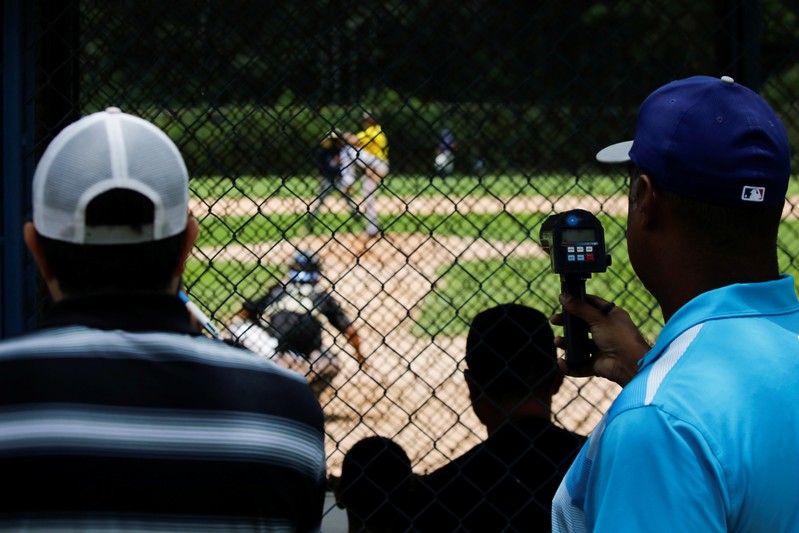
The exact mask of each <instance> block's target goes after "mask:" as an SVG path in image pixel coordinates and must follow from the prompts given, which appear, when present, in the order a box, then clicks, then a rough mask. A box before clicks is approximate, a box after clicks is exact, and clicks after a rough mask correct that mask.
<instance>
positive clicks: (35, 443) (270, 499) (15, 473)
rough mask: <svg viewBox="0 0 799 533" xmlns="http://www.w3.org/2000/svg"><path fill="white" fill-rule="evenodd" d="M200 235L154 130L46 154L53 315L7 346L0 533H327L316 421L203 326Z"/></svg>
mask: <svg viewBox="0 0 799 533" xmlns="http://www.w3.org/2000/svg"><path fill="white" fill-rule="evenodd" d="M197 234H198V225H197V221H196V220H194V219H193V218H191V217H189V216H188V173H187V172H186V168H185V165H184V163H183V159H182V157H181V155H180V153H179V151H178V149H177V147H176V146H175V145H174V143H173V142H172V141H171V140H170V139H169V138H168V137H167V135H166V134H164V133H163V132H162V131H161V130H159V129H158V128H156V127H155V126H154V125H152V124H150V123H149V122H147V121H145V120H142V119H140V118H137V117H134V116H131V115H128V114H125V113H122V112H121V111H119V110H118V109H114V108H112V109H108V110H106V111H104V112H100V113H94V114H92V115H89V116H87V117H85V118H83V119H81V120H79V121H78V122H76V123H74V124H72V125H70V126H68V127H67V128H66V129H64V130H63V131H62V132H61V133H60V134H59V135H58V136H57V137H56V138H55V139H54V140H53V142H52V143H51V144H50V145H49V146H48V148H47V150H46V151H45V153H44V155H43V156H42V159H41V161H40V162H39V165H38V166H37V169H36V172H35V175H34V179H33V222H32V223H28V224H26V226H25V242H26V244H27V245H28V247H29V249H30V251H31V253H32V255H33V257H34V260H35V261H36V264H37V265H38V267H39V270H40V272H41V275H42V277H43V279H44V281H45V282H46V284H47V287H48V289H49V291H50V294H51V296H52V299H53V302H54V304H53V306H52V309H51V310H50V312H49V313H48V314H47V316H46V317H45V319H44V322H43V324H42V328H41V329H40V330H39V331H37V332H35V333H32V334H29V335H25V336H22V337H19V338H17V339H12V340H8V341H5V342H3V343H0V451H1V452H2V453H0V468H2V471H3V474H4V480H5V482H6V483H7V484H8V485H10V486H12V487H13V490H11V491H7V495H6V497H4V498H3V499H1V500H0V529H3V530H12V529H20V528H23V527H24V528H27V529H37V530H60V531H75V530H87V529H91V530H96V531H110V530H137V531H164V530H169V531H211V530H214V531H232V530H236V531H245V530H259V531H260V530H268V531H315V530H318V528H319V525H320V522H321V513H322V507H323V502H324V488H325V486H324V484H325V455H324V448H323V439H324V433H323V416H322V411H321V408H320V406H319V404H318V402H317V401H316V399H315V397H314V395H313V393H312V392H311V390H310V388H309V387H308V385H307V383H306V382H305V380H304V379H302V377H300V376H297V375H295V374H294V373H290V372H288V371H286V370H283V369H281V368H280V367H278V366H276V365H275V364H273V363H271V362H270V361H268V360H265V359H264V358H259V357H253V354H251V353H248V352H246V351H245V350H243V349H240V348H236V347H232V346H229V345H227V344H225V343H222V342H219V341H217V340H214V339H210V338H208V337H205V336H203V335H200V334H199V333H198V332H197V331H196V330H195V329H194V328H193V327H192V325H191V323H190V320H189V315H188V313H187V311H186V308H185V307H184V304H183V303H182V302H181V300H180V299H179V297H178V289H179V286H180V279H181V276H182V273H183V269H184V264H185V261H186V259H187V258H188V255H189V253H190V251H191V249H192V246H193V244H194V241H195V239H196V237H197Z"/></svg>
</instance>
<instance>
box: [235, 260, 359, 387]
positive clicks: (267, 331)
mask: <svg viewBox="0 0 799 533" xmlns="http://www.w3.org/2000/svg"><path fill="white" fill-rule="evenodd" d="M321 277H322V272H321V267H320V265H319V261H318V260H317V259H316V258H315V257H313V255H312V254H311V253H309V252H306V251H300V252H298V253H297V254H296V255H295V256H294V260H293V262H292V264H291V265H290V267H289V271H288V275H287V278H286V279H285V281H284V282H281V283H276V284H275V285H273V286H272V287H270V288H269V289H268V290H267V291H266V293H265V294H264V295H263V296H262V297H260V298H258V299H256V300H247V301H245V303H244V305H243V307H242V309H241V311H240V312H239V313H238V315H236V318H235V319H234V321H233V322H232V323H231V326H230V330H231V332H232V333H233V335H234V336H235V337H236V341H237V342H238V343H239V344H241V345H243V346H244V347H246V348H249V349H250V350H253V351H255V352H257V353H260V354H262V355H264V356H266V357H269V358H270V359H273V360H274V361H275V362H277V363H278V364H280V365H281V366H284V367H286V368H289V369H291V370H295V371H297V372H300V373H301V374H303V375H305V376H306V378H307V379H308V381H309V383H310V385H311V388H312V389H313V390H314V392H315V393H316V394H317V396H318V395H319V394H321V392H322V391H324V390H325V389H326V388H327V387H329V386H330V385H331V382H332V380H333V378H334V377H335V376H336V375H337V374H338V373H339V371H340V370H341V365H340V362H339V358H338V356H337V354H336V352H335V351H334V350H332V349H331V348H323V345H322V341H323V332H324V330H325V325H324V323H325V322H326V323H327V324H329V325H330V326H332V327H333V328H334V329H335V330H337V331H338V332H340V333H341V334H343V335H344V337H345V338H346V339H347V342H349V344H350V345H351V346H352V348H353V349H354V351H355V358H356V359H357V360H358V363H359V364H362V363H363V362H364V358H363V355H362V354H361V348H360V344H361V343H360V338H359V337H358V332H357V331H356V330H355V327H354V326H353V325H352V321H351V320H350V319H349V318H348V317H347V315H346V314H345V313H344V311H343V309H342V308H341V305H340V304H339V303H338V302H337V301H336V299H335V298H333V296H332V295H331V294H330V292H329V291H327V290H325V289H324V288H322V287H320V286H319V283H318V282H319V280H320V279H321Z"/></svg>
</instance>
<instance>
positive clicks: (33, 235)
mask: <svg viewBox="0 0 799 533" xmlns="http://www.w3.org/2000/svg"><path fill="white" fill-rule="evenodd" d="M22 231H23V239H24V240H25V246H27V247H28V250H30V252H31V255H32V256H33V260H34V261H35V262H36V266H37V267H38V268H39V272H41V274H42V277H43V278H44V281H45V282H47V284H48V285H49V284H50V282H51V280H52V279H53V271H52V269H51V268H50V263H48V262H47V257H45V255H44V250H43V249H42V241H41V237H40V236H39V233H38V232H37V231H36V227H35V226H34V225H33V222H26V223H25V226H24V227H23V230H22Z"/></svg>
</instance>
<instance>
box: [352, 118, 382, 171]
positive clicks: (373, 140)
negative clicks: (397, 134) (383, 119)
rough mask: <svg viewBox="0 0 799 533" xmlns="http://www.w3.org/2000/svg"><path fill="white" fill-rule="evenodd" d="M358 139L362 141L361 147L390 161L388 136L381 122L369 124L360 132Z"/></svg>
mask: <svg viewBox="0 0 799 533" xmlns="http://www.w3.org/2000/svg"><path fill="white" fill-rule="evenodd" d="M358 141H359V142H360V143H361V148H363V149H364V150H366V151H367V152H369V153H370V154H373V155H374V156H376V157H379V158H380V159H382V160H383V161H385V162H386V163H388V138H387V137H386V134H385V133H383V128H381V127H380V125H379V124H374V125H372V126H369V127H368V128H366V129H365V130H363V131H362V132H360V133H358Z"/></svg>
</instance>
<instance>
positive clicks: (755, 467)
mask: <svg viewBox="0 0 799 533" xmlns="http://www.w3.org/2000/svg"><path fill="white" fill-rule="evenodd" d="M640 365H641V370H640V372H639V373H638V375H637V376H636V377H635V378H634V379H633V380H632V381H631V382H630V383H629V384H628V385H627V386H626V387H625V388H624V389H623V390H622V391H621V393H620V394H619V396H618V398H617V399H616V401H615V402H614V403H613V405H612V406H611V407H610V409H609V411H608V412H607V413H606V414H605V417H604V418H603V419H602V421H601V422H600V423H599V424H598V425H597V427H596V428H595V430H594V432H593V433H592V435H591V437H590V439H589V440H588V442H587V443H586V444H585V446H584V447H583V449H582V451H581V452H580V455H579V456H578V457H577V459H576V460H575V462H574V463H573V465H572V467H571V469H570V470H569V472H568V473H567V475H566V477H565V478H564V480H563V482H562V484H561V486H560V488H559V489H558V492H557V494H556V495H555V498H554V500H553V510H552V525H553V530H554V531H556V532H562V531H569V532H581V531H596V532H600V531H613V532H625V531H630V532H636V533H638V532H642V531H646V532H651V531H656V532H657V531H664V532H669V533H676V532H684V531H685V532H700V531H701V532H703V533H705V532H713V531H735V532H752V533H755V532H757V533H761V532H769V533H774V532H796V531H799V301H797V297H796V291H795V288H794V280H793V278H792V277H791V276H787V275H786V276H782V277H781V278H780V279H779V280H777V281H770V282H765V283H749V284H736V285H730V286H727V287H723V288H720V289H716V290H713V291H709V292H707V293H704V294H702V295H700V296H698V297H696V298H694V299H693V300H691V301H690V302H689V303H687V304H686V305H685V306H683V307H682V308H681V309H680V310H679V311H677V313H675V314H674V316H673V317H672V318H671V319H670V320H669V321H668V323H667V324H666V325H665V327H664V328H663V331H662V332H661V334H660V336H659V338H658V340H657V343H656V344H655V346H654V347H653V348H652V350H650V352H649V353H648V354H647V355H646V356H645V357H644V359H643V360H642V361H641V363H640Z"/></svg>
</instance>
